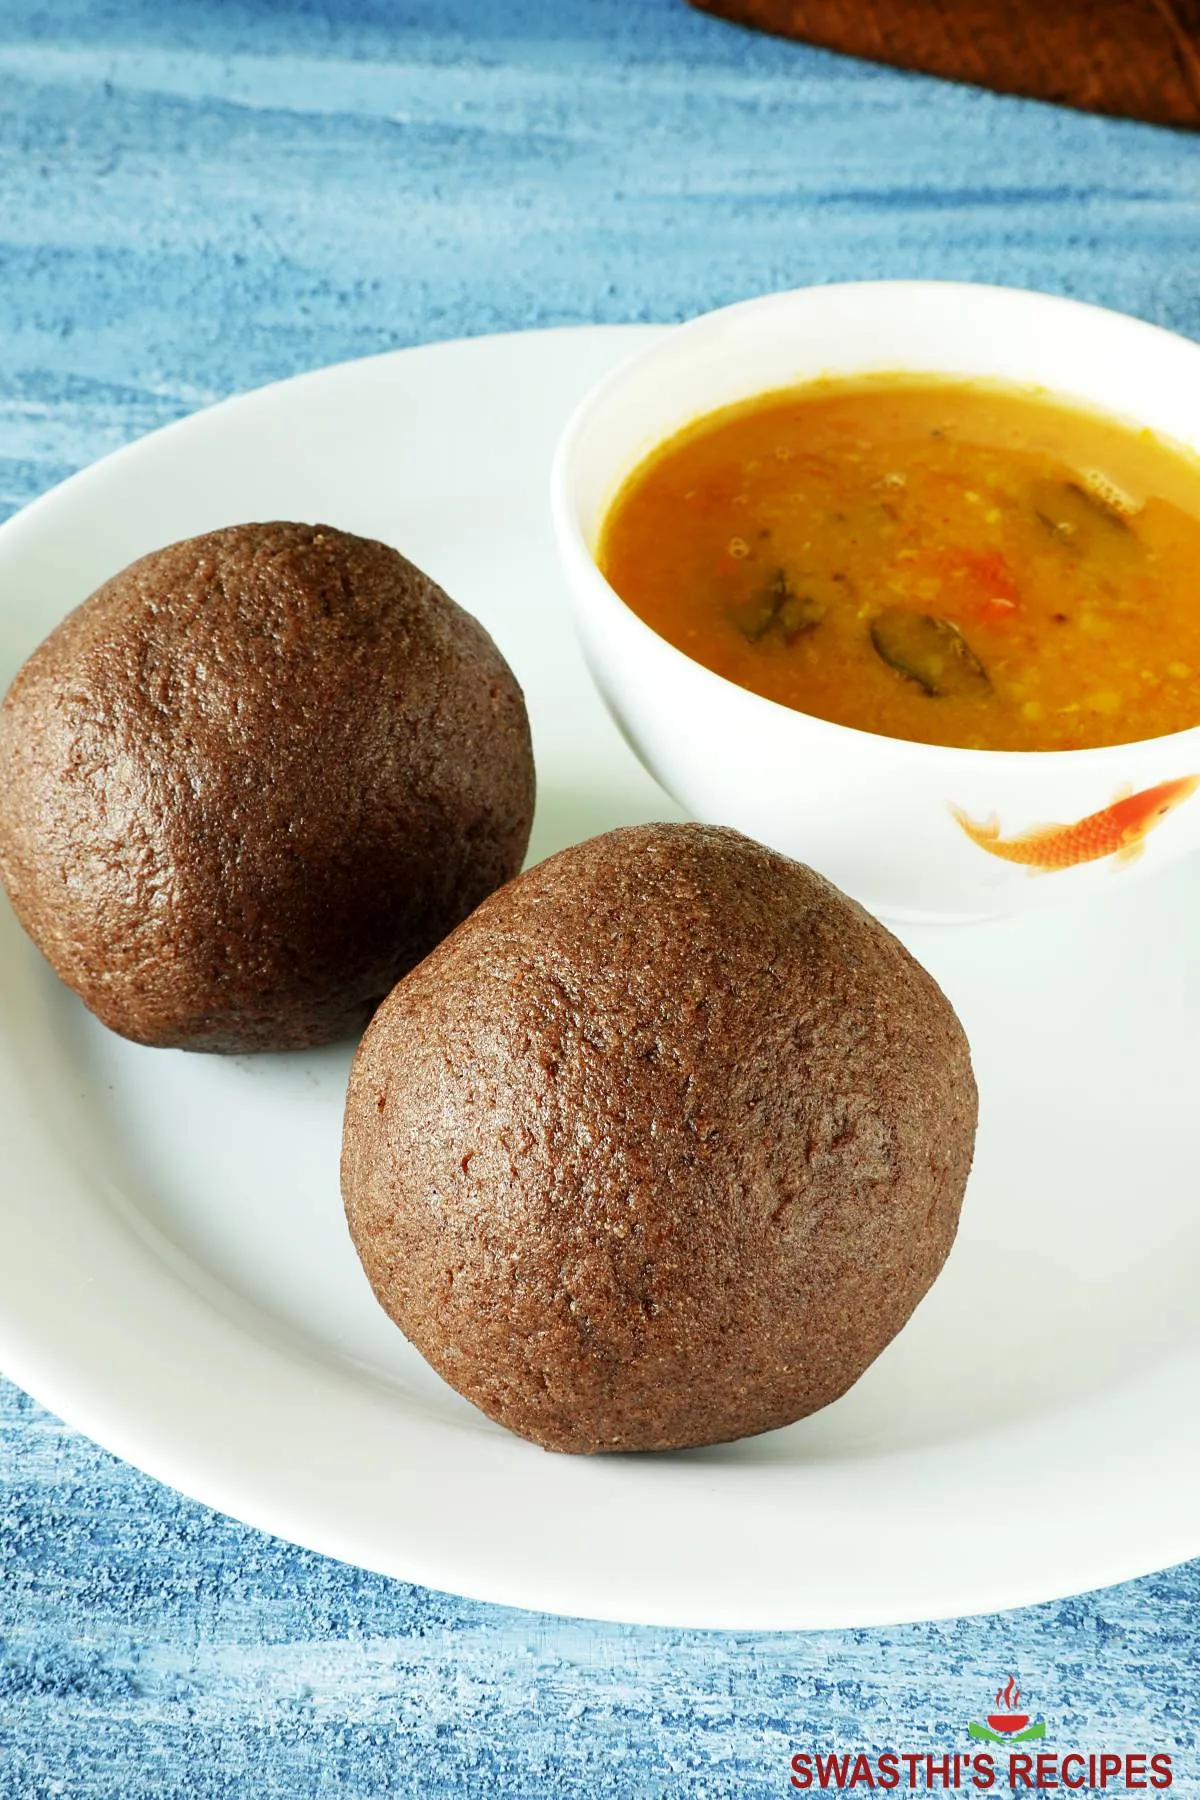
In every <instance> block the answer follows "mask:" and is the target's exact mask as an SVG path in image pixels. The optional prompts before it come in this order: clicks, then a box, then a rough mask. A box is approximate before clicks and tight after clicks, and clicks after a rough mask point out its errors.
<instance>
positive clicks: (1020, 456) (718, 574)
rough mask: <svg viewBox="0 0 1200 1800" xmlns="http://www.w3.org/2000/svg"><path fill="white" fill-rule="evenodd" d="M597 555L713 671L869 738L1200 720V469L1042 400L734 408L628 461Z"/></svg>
mask: <svg viewBox="0 0 1200 1800" xmlns="http://www.w3.org/2000/svg"><path fill="white" fill-rule="evenodd" d="M598 561H599V564H600V567H601V569H602V571H603V573H604V574H605V575H606V577H607V578H608V580H609V582H610V583H611V585H612V586H613V587H614V588H615V589H616V591H617V593H618V594H619V595H620V596H621V598H622V599H623V600H624V601H625V602H626V603H627V604H628V605H629V606H630V607H631V608H632V610H633V611H634V612H635V613H637V614H638V615H639V616H640V617H641V618H642V619H644V620H645V621H646V623H647V624H648V625H650V626H652V627H653V629H654V630H655V631H657V632H658V633H659V634H660V635H661V636H662V637H664V638H666V639H667V640H668V641H669V642H670V643H672V644H674V645H676V646H677V647H678V648H679V649H681V650H683V651H685V652H686V653H687V654H688V655H689V656H691V657H694V658H695V659H696V660H697V661H698V662H700V663H703V664H704V665H705V666H706V667H708V668H710V669H713V670H715V671H716V672H717V673H718V674H720V675H724V676H726V677H728V679H729V680H731V681H735V682H737V683H739V685H741V686H742V687H746V688H751V689H753V690H754V691H755V692H756V693H759V694H764V695H766V697H767V698H768V699H771V700H777V701H779V702H781V703H782V704H783V705H785V706H791V707H794V708H796V709H797V710H799V711H801V712H807V713H812V714H815V715H816V716H817V717H819V718H823V719H830V720H833V721H835V722H836V723H838V724H842V725H851V726H855V727H857V728H858V729H859V730H862V731H871V732H877V733H881V734H883V735H884V736H888V737H897V738H910V739H917V740H921V741H924V742H928V743H934V744H954V745H961V746H964V747H967V748H971V749H992V750H1075V749H1088V748H1093V747H1095V746H1098V745H1102V744H1118V743H1128V742H1132V741H1134V740H1137V739H1140V738H1152V737H1159V736H1162V735H1164V734H1166V733H1168V732H1173V731H1182V730H1184V729H1186V728H1188V727H1190V726H1194V725H1197V724H1200V459H1197V458H1195V457H1193V456H1192V455H1191V454H1190V453H1189V452H1186V451H1184V450H1182V449H1178V448H1175V447H1172V446H1170V445H1168V444H1167V443H1165V442H1163V441H1162V440H1160V439H1158V438H1155V437H1154V436H1153V435H1152V434H1151V433H1150V432H1148V431H1139V430H1137V429H1136V428H1134V427H1130V426H1127V425H1124V424H1121V423H1120V422H1118V421H1116V420H1113V419H1109V418H1106V417H1104V416H1102V415H1100V414H1098V413H1090V412H1086V411H1084V410H1082V409H1080V408H1077V407H1075V406H1072V405H1071V404H1069V403H1068V402H1066V401H1061V400H1058V399H1055V398H1054V397H1053V396H1050V395H1044V394H1042V393H1041V392H1038V391H1027V390H1024V389H1018V388H1009V387H1004V386H1001V385H999V384H991V383H985V382H977V383H967V382H950V381H945V380H939V379H937V378H936V377H928V378H913V377H898V376H897V377H880V378H873V379H870V380H857V381H836V380H828V381H823V382H816V383H813V384H812V385H810V386H807V387H803V388H797V389H794V390H792V391H790V392H776V393H771V394H765V395H762V396H761V397H759V398H758V399H756V400H752V401H749V402H746V403H744V404H741V405H738V406H735V407H729V408H726V409H725V410H723V411H721V412H718V413H714V414H712V415H710V416H709V417H707V418H703V419H700V420H698V421H697V422H696V423H695V424H694V425H692V426H689V427H688V428H687V430H685V431H683V432H681V433H680V434H679V435H678V436H677V437H675V438H673V439H671V440H670V441H669V442H668V443H667V444H665V445H663V446H661V447H660V448H659V449H658V450H656V451H654V452H653V453H652V454H651V455H650V456H649V457H648V458H647V459H646V461H645V462H643V463H642V464H641V465H640V466H639V467H638V468H637V469H635V470H634V472H633V474H632V475H631V476H630V477H629V479H628V480H627V481H626V482H625V484H624V486H623V487H622V489H621V491H620V493H619V494H618V495H617V498H616V500H615V501H614V503H613V505H612V507H611V509H610V511H609V514H608V516H607V518H606V520H605V522H604V526H603V530H602V533H601V541H600V546H599V552H598Z"/></svg>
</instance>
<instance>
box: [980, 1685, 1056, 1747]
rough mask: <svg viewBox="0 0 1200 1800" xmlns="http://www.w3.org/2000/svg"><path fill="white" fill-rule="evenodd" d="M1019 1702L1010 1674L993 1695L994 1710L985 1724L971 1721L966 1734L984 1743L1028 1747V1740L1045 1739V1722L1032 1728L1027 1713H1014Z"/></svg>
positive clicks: (1018, 1692) (1019, 1698) (1038, 1721)
mask: <svg viewBox="0 0 1200 1800" xmlns="http://www.w3.org/2000/svg"><path fill="white" fill-rule="evenodd" d="M1020 1703H1021V1690H1020V1688H1019V1687H1018V1686H1017V1684H1016V1682H1015V1681H1014V1680H1013V1678H1012V1676H1011V1675H1010V1676H1009V1678H1008V1680H1007V1681H1006V1682H1005V1684H1004V1686H1003V1687H1002V1688H1001V1689H1000V1690H999V1691H998V1693H997V1695H996V1710H995V1712H994V1713H989V1714H988V1715H987V1724H986V1725H980V1724H979V1723H978V1721H977V1720H975V1719H972V1720H971V1722H970V1724H969V1725H968V1726H967V1731H968V1732H969V1734H970V1735H971V1737H973V1738H978V1739H979V1740H980V1741H981V1742H982V1743H985V1744H1027V1743H1028V1742H1029V1741H1030V1739H1031V1738H1043V1737H1045V1735H1046V1721H1045V1719H1037V1720H1035V1722H1034V1723H1033V1724H1032V1725H1031V1724H1030V1723H1029V1714H1028V1713H1023V1712H1018V1711H1017V1707H1018V1706H1019V1705H1020Z"/></svg>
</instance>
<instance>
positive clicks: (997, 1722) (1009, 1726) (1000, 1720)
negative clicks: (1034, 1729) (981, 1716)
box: [987, 1675, 1029, 1733]
mask: <svg viewBox="0 0 1200 1800" xmlns="http://www.w3.org/2000/svg"><path fill="white" fill-rule="evenodd" d="M1020 1699H1021V1690H1020V1688H1019V1687H1018V1686H1017V1685H1016V1683H1015V1682H1014V1680H1013V1678H1012V1676H1011V1675H1010V1676H1009V1678H1008V1680H1007V1681H1006V1682H1005V1684H1004V1686H1003V1687H1002V1688H1001V1689H1000V1691H999V1693H998V1694H997V1695H996V1705H997V1706H1017V1705H1018V1704H1019V1703H1020ZM987 1722H988V1724H989V1725H990V1726H991V1728H992V1730H993V1731H1003V1732H1006V1733H1007V1732H1010V1731H1024V1729H1025V1727H1026V1726H1027V1725H1028V1723H1029V1714H1028V1713H1020V1712H994V1713H988V1715H987Z"/></svg>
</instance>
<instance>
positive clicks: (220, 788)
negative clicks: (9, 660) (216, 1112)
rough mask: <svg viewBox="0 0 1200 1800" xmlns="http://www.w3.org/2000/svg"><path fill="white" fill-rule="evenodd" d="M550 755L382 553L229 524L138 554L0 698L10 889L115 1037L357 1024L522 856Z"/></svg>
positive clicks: (268, 1034) (425, 593)
mask: <svg viewBox="0 0 1200 1800" xmlns="http://www.w3.org/2000/svg"><path fill="white" fill-rule="evenodd" d="M532 816H533V761H532V755H531V750H530V740H529V726H528V721H527V719H526V714H525V706H524V702H523V700H522V696H521V691H520V689H519V688H518V686H517V683H516V681H515V679H514V677H513V675H512V672H511V671H510V669H509V668H508V665H507V664H506V663H505V661H504V659H503V657H502V656H501V655H500V652H499V651H498V650H497V648H496V646H495V644H494V643H493V642H492V640H491V638H490V637H489V636H488V635H487V633H486V632H485V631H484V629H483V627H482V626H481V625H480V624H479V623H478V622H477V621H476V620H475V619H473V618H472V617H471V616H470V615H469V614H468V613H466V612H464V611H463V610H462V609H461V608H460V607H458V606H456V605H455V604H454V602H453V601H451V600H450V599H449V598H448V597H447V596H446V595H445V594H444V593H443V592H442V590H441V589H440V588H439V587H437V586H436V585H435V583H434V582H432V581H431V580H429V578H428V577H427V576H425V575H423V574H422V573H421V571H420V570H419V569H417V568H415V567H414V566H413V564H412V563H410V562H408V561H407V560H406V559H405V558H404V557H403V556H401V555H400V554H399V553H398V552H397V551H395V550H393V549H390V548H389V547H388V546H387V545H386V544H381V543H376V542H374V541H372V540H369V539H366V538H359V537H352V536H350V535H348V534H347V533H346V532H342V531H335V530H333V529H332V528H331V527H329V526H326V525H318V526H312V525H299V524H263V525H238V526H234V527H232V528H230V529H228V530H225V531H214V532H210V533H208V534H207V535H206V536H204V537H197V538H191V539H189V540H188V541H186V542H184V543H178V544H173V545H171V546H170V547H169V548H167V549H165V550H159V551H156V552H155V553H154V554H152V555H150V556H145V557H143V558H142V559H141V561H140V562H136V563H134V564H133V565H132V566H131V567H130V568H127V569H125V570H124V571H123V572H122V573H121V574H119V575H117V576H115V577H114V578H113V580H111V581H109V582H107V583H106V584H105V586H104V587H102V588H100V589H99V591H98V592H97V593H95V594H93V595H92V597H91V598H90V599H89V600H86V601H85V602H84V603H83V605H82V606H80V607H79V608H78V609H77V610H76V611H75V612H73V613H72V614H71V615H70V617H69V618H67V619H66V620H65V621H64V622H63V623H62V624H61V625H60V626H59V627H58V628H57V630H55V631H54V632H53V633H52V634H51V635H50V637H49V638H47V639H46V641H45V642H44V643H43V644H42V645H41V647H40V648H39V649H38V650H36V651H35V652H34V654H33V655H32V656H31V657H30V659H29V660H28V662H27V663H26V664H25V665H24V667H23V668H22V669H21V670H20V672H19V673H18V675H17V677H16V679H15V681H14V682H13V684H12V687H11V689H10V690H9V693H8V696H7V698H6V699H5V701H4V705H3V708H0V875H2V876H3V880H4V884H5V886H6V887H7V889H8V892H9V896H10V898H11V900H12V904H13V906H14V908H15V910H16V913H17V916H18V918H19V919H20V921H21V923H22V924H23V925H24V927H25V929H26V930H27V931H28V933H29V934H30V936H31V937H32V938H33V940H34V942H35V943H36V944H37V945H38V946H39V948H40V949H41V950H42V951H43V952H44V953H45V955H46V956H47V958H48V959H49V961H50V962H51V964H52V965H53V967H54V968H55V969H56V971H57V972H58V974H59V975H60V976H61V977H62V979H63V980H64V981H65V982H67V983H68V985H69V986H70V987H72V988H74V990H75V991H76V993H77V994H78V995H79V996H80V997H81V999H82V1000H83V1001H84V1002H85V1004H86V1005H87V1006H89V1007H90V1008H91V1010H92V1011H93V1012H94V1013H95V1014H96V1015H97V1017H98V1018H100V1019H102V1020H103V1022H104V1023H105V1024H106V1025H109V1026H111V1027H112V1029H113V1030H114V1031H118V1032H120V1033H122V1034H123V1035H124V1036H125V1037H129V1038H134V1039H136V1040H138V1041H139V1042H141V1043H144V1044H155V1045H162V1046H178V1047H182V1048H185V1049H192V1050H218V1051H251V1050H287V1049H295V1048H300V1047H304V1046H309V1045H315V1044H322V1043H325V1042H328V1041H332V1040H335V1039H337V1038H340V1037H344V1036H346V1035H348V1034H350V1033H354V1032H357V1031H359V1030H360V1029H361V1028H362V1026H363V1024H364V1023H365V1022H366V1020H367V1019H368V1018H369V1016H370V1014H371V1012H372V1010H373V1008H374V1007H375V1006H376V1005H377V1003H378V1002H379V1001H380V1000H381V999H382V998H383V997H384V995H385V994H387V993H388V992H389V991H390V989H391V988H392V987H393V986H394V985H395V983H396V982H397V981H398V980H399V978H400V977H401V976H402V975H403V974H404V973H405V972H406V970H408V969H410V968H412V966H413V965H414V964H415V963H417V962H419V961H420V959H421V958H422V957H423V956H425V955H426V953H427V952H428V951H429V950H431V949H432V948H433V946H434V945H435V944H436V943H437V942H438V941H439V940H440V939H441V938H443V937H444V936H445V935H446V933H447V932H448V931H450V930H451V929H452V928H453V927H454V926H455V925H457V924H458V923H459V921H460V920H461V919H464V918H465V917H466V916H467V914H468V913H469V912H470V911H471V910H472V908H473V907H475V906H476V905H478V903H479V902H480V901H481V900H482V899H483V898H484V897H485V896H486V895H487V894H489V893H491V892H492V890H493V889H494V888H496V887H498V886H499V885H500V884H501V883H502V882H504V881H507V880H508V879H509V877H510V876H512V875H514V874H515V873H516V872H517V870H518V869H519V868H520V866H521V861H522V858H523V856H524V853H525V848H526V844H527V842H528V837H529V829H530V824H531V821H532Z"/></svg>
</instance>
